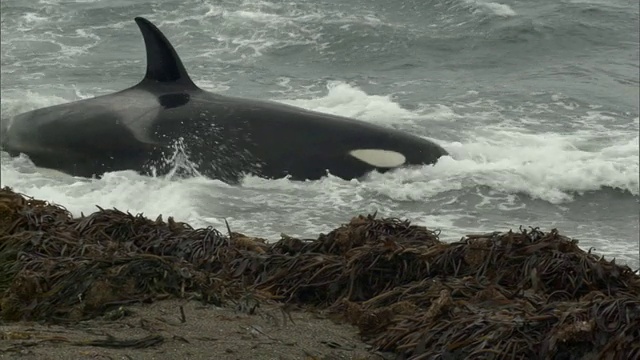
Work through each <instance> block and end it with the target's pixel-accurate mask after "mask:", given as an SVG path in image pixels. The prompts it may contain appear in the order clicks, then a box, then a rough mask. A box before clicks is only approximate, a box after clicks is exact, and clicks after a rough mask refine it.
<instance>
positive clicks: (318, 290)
mask: <svg viewBox="0 0 640 360" xmlns="http://www.w3.org/2000/svg"><path fill="white" fill-rule="evenodd" d="M227 230H228V231H227V234H223V233H221V232H219V231H217V230H215V229H213V228H206V229H193V228H191V227H190V226H189V225H188V224H185V223H180V222H176V221H174V220H173V219H172V218H168V219H167V221H166V222H165V221H164V220H163V219H162V217H159V218H158V219H156V220H150V219H147V218H145V217H143V216H142V215H132V214H129V213H124V212H121V211H118V210H115V209H114V210H104V209H101V208H99V211H97V212H95V213H93V214H90V215H88V216H81V217H79V218H73V217H72V216H71V214H70V213H69V212H68V211H67V210H65V209H64V208H63V207H60V206H56V205H52V204H49V203H47V202H45V201H40V200H35V199H32V198H29V197H27V196H25V195H21V194H16V193H14V192H13V191H12V190H11V189H9V188H4V189H2V190H0V319H2V321H20V320H39V321H46V322H75V321H78V320H83V319H90V318H94V317H97V316H100V315H102V314H104V313H105V312H106V311H108V310H109V309H112V308H113V307H115V306H121V305H123V304H128V303H133V302H148V301H156V300H161V299H164V298H168V297H180V298H189V299H198V300H200V301H203V302H206V303H213V304H217V305H222V304H225V303H229V302H231V303H236V304H238V303H239V302H240V301H242V300H243V299H244V300H246V299H253V300H254V301H255V302H256V303H259V302H262V301H271V302H273V301H276V302H283V303H292V304H297V305H299V306H302V307H304V308H305V309H307V310H309V311H312V310H323V311H325V312H327V313H329V314H331V316H333V317H335V319H336V320H340V321H348V322H350V323H352V324H354V325H356V326H358V328H359V329H360V332H361V335H362V336H363V337H364V339H365V340H366V341H368V342H369V343H371V344H373V345H374V346H376V347H377V348H378V349H381V350H385V351H392V352H395V353H396V354H398V357H399V358H408V359H428V358H433V357H438V356H439V357H441V358H442V359H463V358H483V359H484V358H486V359H592V358H595V359H640V341H639V339H640V276H639V275H638V274H636V273H635V272H634V271H632V270H631V269H630V268H629V267H627V266H621V265H618V264H616V263H615V261H608V260H605V259H604V258H603V257H600V256H597V255H595V254H592V253H591V251H584V250H582V249H580V248H579V247H578V245H577V241H576V240H572V239H570V238H567V237H565V236H562V235H560V234H559V233H558V231H556V230H555V229H554V230H551V231H550V232H546V233H545V232H543V231H541V230H539V229H537V228H529V229H522V228H521V229H519V230H518V231H515V232H514V231H508V232H505V233H499V232H495V233H489V234H476V235H467V236H466V237H464V238H463V239H461V240H460V241H458V242H455V243H443V242H441V241H439V239H438V235H439V234H438V233H437V232H435V231H432V230H430V229H427V228H425V227H422V226H415V225H411V224H410V222H409V221H402V220H399V219H391V218H389V219H379V218H376V216H375V215H369V216H357V217H354V218H353V219H352V220H351V221H350V222H349V223H348V224H345V225H343V226H341V227H339V228H337V229H335V230H334V231H332V232H330V233H328V234H321V235H320V236H319V238H318V239H316V240H301V239H296V238H291V237H287V236H286V235H283V236H282V239H281V240H280V241H278V242H277V243H273V244H267V243H266V242H265V241H264V240H261V239H258V238H251V237H247V236H244V235H242V234H239V233H235V232H231V231H230V230H229V229H227Z"/></svg>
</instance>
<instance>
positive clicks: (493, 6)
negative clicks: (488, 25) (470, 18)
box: [464, 0, 517, 17]
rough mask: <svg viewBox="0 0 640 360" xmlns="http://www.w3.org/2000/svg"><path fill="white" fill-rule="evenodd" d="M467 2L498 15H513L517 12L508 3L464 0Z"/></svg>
mask: <svg viewBox="0 0 640 360" xmlns="http://www.w3.org/2000/svg"><path fill="white" fill-rule="evenodd" d="M464 1H465V2H466V3H467V4H470V5H473V6H475V7H476V8H477V9H481V10H484V11H488V12H491V13H492V14H494V15H496V16H502V17H511V16H516V15H517V14H516V12H515V11H514V10H513V9H512V8H511V7H510V6H509V5H506V4H501V3H497V2H491V1H484V0H464Z"/></svg>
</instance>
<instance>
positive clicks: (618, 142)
mask: <svg viewBox="0 0 640 360" xmlns="http://www.w3.org/2000/svg"><path fill="white" fill-rule="evenodd" d="M638 6H639V5H638V2H637V1H631V0H606V1H605V0H540V1H535V2H531V1H524V0H523V1H520V0H517V1H516V0H498V1H495V2H493V1H489V0H420V1H417V0H414V1H408V0H407V1H382V0H347V1H336V0H320V1H318V0H290V1H277V0H233V1H231V0H218V1H211V0H208V1H205V0H154V1H146V0H140V1H135V2H133V1H123V0H108V1H107V0H75V1H72V0H2V2H1V3H0V13H1V27H2V28H1V29H2V32H1V35H2V42H1V55H2V63H1V65H2V66H1V71H2V73H1V81H2V87H1V88H2V91H1V104H2V121H3V122H4V123H6V122H8V121H9V119H11V117H12V116H13V115H16V114H18V113H20V112H23V111H27V110H31V109H34V108H39V107H44V106H49V105H53V104H58V103H62V102H68V101H72V100H77V99H82V98H87V97H92V96H96V95H102V94H106V93H110V92H114V91H117V90H120V89H123V88H125V87H128V86H131V85H133V84H135V83H136V82H137V81H139V80H140V79H141V78H142V75H143V73H144V67H145V52H144V46H143V42H142V38H141V35H140V34H139V32H138V28H137V26H136V25H135V23H134V22H133V18H134V17H135V16H144V17H147V18H148V19H150V20H151V21H152V22H154V23H156V25H158V26H159V27H160V29H161V30H162V31H163V32H164V33H165V34H166V35H167V37H168V38H169V39H170V40H171V41H172V42H173V44H174V45H175V47H176V49H177V51H178V53H179V54H180V56H181V57H182V60H183V62H184V63H185V66H186V67H187V69H188V71H189V73H190V74H191V77H192V78H193V79H194V81H195V82H196V83H197V84H198V85H199V86H201V87H202V88H204V89H206V90H209V91H215V92H220V93H223V94H229V95H236V96H242V97H250V98H260V99H269V100H275V101H280V102H283V103H288V104H293V105H297V106H301V107H304V108H308V109H313V110H317V111H323V112H328V113H334V114H340V115H345V116H350V117H355V118H358V119H362V120H364V121H369V122H373V123H377V124H381V125H383V126H389V127H395V128H399V129H403V130H405V131H410V132H414V133H417V134H419V135H421V136H424V137H426V138H429V139H431V140H433V141H436V142H438V143H439V144H441V145H442V146H443V147H445V148H446V149H447V150H448V151H449V152H450V153H451V156H450V157H445V158H442V159H441V161H439V162H438V163H437V164H435V165H432V166H424V167H422V168H418V169H411V170H407V169H401V170H399V171H395V172H393V173H388V174H384V175H381V174H371V175H369V176H368V177H366V178H365V179H361V180H358V181H356V180H352V181H345V180H342V179H339V178H335V177H332V176H330V175H329V176H328V177H327V178H324V179H321V180H318V181H307V182H292V181H289V180H287V179H278V180H264V179H260V178H256V177H247V178H245V179H244V180H243V182H242V183H241V184H240V185H239V186H230V185H227V184H224V183H222V182H220V181H216V180H211V179H207V178H198V177H194V178H186V179H185V178H178V177H175V176H166V177H156V178H152V177H144V176H140V175H138V174H136V173H135V172H132V171H123V172H115V173H108V174H105V175H104V177H102V178H101V179H83V178H74V177H70V176H67V175H64V174H60V173H56V172H52V171H48V170H45V169H39V168H37V167H35V166H34V164H33V163H31V162H30V161H29V159H28V158H25V157H18V158H10V157H9V156H8V154H6V153H2V154H1V156H2V158H1V160H2V168H1V170H2V172H1V177H0V181H1V183H2V185H3V186H11V187H13V188H14V189H15V190H16V191H20V192H24V193H26V194H29V195H31V196H34V197H37V198H41V199H46V200H50V201H53V202H55V203H58V204H60V205H63V206H65V207H67V208H68V209H69V210H70V211H72V212H73V213H74V214H76V215H80V214H81V213H85V214H86V213H90V212H93V211H95V210H96V207H95V205H100V206H101V207H107V208H109V207H116V208H118V209H120V210H127V211H130V212H132V213H140V212H141V213H144V214H145V215H147V216H149V217H155V216H157V215H158V214H163V215H165V218H166V216H167V215H173V216H174V217H175V218H176V219H177V220H182V221H187V222H189V223H190V224H192V225H193V226H198V227H200V226H214V227H219V228H221V229H223V226H224V225H223V224H224V219H226V220H227V221H229V224H230V226H231V228H232V229H233V230H234V231H240V232H243V233H246V234H248V235H254V236H261V237H266V238H268V239H270V240H277V239H278V238H279V236H280V234H281V233H286V234H288V235H291V236H301V237H312V238H315V237H317V235H318V233H320V232H327V231H329V230H331V229H333V228H335V227H337V226H338V225H339V224H341V223H345V222H347V221H348V220H349V219H350V218H351V217H352V216H355V215H357V214H360V213H372V212H374V211H377V212H378V214H379V215H381V216H394V217H401V218H408V219H410V220H412V221H413V222H414V223H417V224H421V225H425V226H427V227H430V228H437V229H440V230H442V233H441V238H442V239H443V240H447V241H455V240H458V239H460V238H461V237H462V236H463V235H465V234H469V233H478V232H485V231H486V232H490V231H508V230H509V229H514V230H517V229H518V228H519V227H520V226H524V227H528V226H534V227H535V226H539V227H541V228H542V229H543V230H550V229H552V228H558V229H559V230H560V231H561V232H562V233H564V234H566V235H568V236H571V237H573V238H576V239H578V240H579V241H580V244H581V246H582V247H583V248H585V249H587V248H590V247H594V248H595V251H596V252H597V253H600V254H603V255H606V256H607V257H609V258H610V257H615V258H616V259H617V261H618V262H622V263H627V264H629V265H630V266H632V267H633V268H638V267H639V266H640V264H639V261H638V258H639V249H638V248H639V241H640V240H639V232H640V229H639V220H640V219H639V211H640V206H639V175H638V172H639V166H638V162H639V147H638V143H639V139H638V134H639V110H638V97H639V90H638V89H639V73H638V71H639V66H640V65H639V61H640V60H639V39H638V33H639V27H638V15H639V9H638ZM212 150H213V149H212Z"/></svg>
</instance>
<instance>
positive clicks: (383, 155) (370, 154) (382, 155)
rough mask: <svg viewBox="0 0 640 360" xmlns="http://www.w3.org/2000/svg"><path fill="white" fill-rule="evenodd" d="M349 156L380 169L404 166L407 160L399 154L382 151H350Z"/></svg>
mask: <svg viewBox="0 0 640 360" xmlns="http://www.w3.org/2000/svg"><path fill="white" fill-rule="evenodd" d="M349 155H351V156H353V157H354V158H356V159H358V160H360V161H362V162H365V163H367V164H369V165H371V166H375V167H379V168H394V167H398V166H400V165H403V164H404V163H405V161H407V158H405V156H404V155H402V154H401V153H399V152H396V151H392V150H382V149H357V150H351V151H349Z"/></svg>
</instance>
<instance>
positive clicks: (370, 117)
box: [277, 81, 416, 125]
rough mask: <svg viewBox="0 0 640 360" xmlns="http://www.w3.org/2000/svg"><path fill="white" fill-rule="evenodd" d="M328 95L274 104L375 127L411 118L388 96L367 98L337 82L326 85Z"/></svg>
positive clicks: (366, 95) (347, 85)
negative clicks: (352, 120) (350, 119)
mask: <svg viewBox="0 0 640 360" xmlns="http://www.w3.org/2000/svg"><path fill="white" fill-rule="evenodd" d="M327 89H328V93H327V95H325V96H320V97H316V98H312V99H289V100H277V101H279V102H282V103H285V104H290V105H294V106H299V107H303V108H307V109H310V110H315V111H319V112H324V113H329V114H334V115H341V116H347V117H352V118H357V119H364V120H367V121H370V122H372V123H378V124H387V125H391V124H398V123H407V122H408V121H409V119H412V118H415V116H416V115H415V114H414V113H412V112H411V111H409V110H406V109H404V108H402V107H401V106H400V105H399V104H398V103H396V102H394V101H393V99H392V98H391V96H380V95H369V94H367V93H366V92H364V91H362V90H361V89H359V88H357V87H354V86H351V85H349V84H346V83H344V82H340V81H333V82H329V83H328V85H327Z"/></svg>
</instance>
